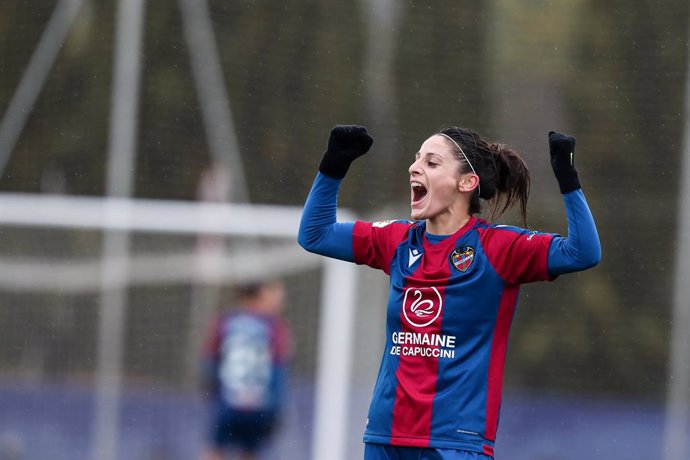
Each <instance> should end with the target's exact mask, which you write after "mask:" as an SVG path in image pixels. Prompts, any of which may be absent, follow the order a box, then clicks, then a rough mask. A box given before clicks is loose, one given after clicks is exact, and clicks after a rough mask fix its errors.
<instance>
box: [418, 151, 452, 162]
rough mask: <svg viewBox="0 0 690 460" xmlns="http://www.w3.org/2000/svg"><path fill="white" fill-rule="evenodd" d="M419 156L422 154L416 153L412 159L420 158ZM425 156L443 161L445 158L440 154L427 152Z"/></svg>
mask: <svg viewBox="0 0 690 460" xmlns="http://www.w3.org/2000/svg"><path fill="white" fill-rule="evenodd" d="M421 156H422V152H417V153H415V154H414V157H415V158H420V157H421ZM426 156H427V157H429V156H433V157H436V158H438V159H439V160H444V159H445V157H444V156H443V155H441V154H440V153H436V152H428V153H427V154H426Z"/></svg>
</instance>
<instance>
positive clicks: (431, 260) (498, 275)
mask: <svg viewBox="0 0 690 460" xmlns="http://www.w3.org/2000/svg"><path fill="white" fill-rule="evenodd" d="M339 183H340V181H338V180H336V179H332V178H329V177H327V176H324V175H322V174H319V175H318V176H317V179H316V181H315V183H314V186H313V187H312V191H311V193H310V196H309V198H308V200H307V204H306V205H305V210H304V215H303V219H302V225H301V227H300V235H299V241H300V244H302V245H303V246H304V247H305V248H306V249H308V250H310V251H313V252H316V253H319V254H323V255H327V256H330V257H335V258H339V259H342V260H348V261H351V262H355V263H358V264H364V265H368V266H370V267H373V268H376V269H380V270H383V271H384V272H386V273H387V274H388V275H389V276H390V290H389V297H388V304H387V319H386V345H385V349H384V353H383V358H382V363H381V367H380V370H379V375H378V378H377V380H376V384H375V387H374V393H373V397H372V402H371V406H370V409H369V416H368V421H367V428H366V431H365V434H364V441H365V442H370V443H381V444H391V445H400V446H414V447H432V448H445V449H458V450H467V451H472V452H480V453H483V454H487V455H493V447H494V442H495V439H496V431H497V427H498V419H499V409H500V405H501V390H502V381H503V369H504V363H505V358H506V349H507V342H508V334H509V330H510V326H511V322H512V319H513V315H514V312H515V307H516V304H517V298H518V292H519V288H520V285H521V284H523V283H528V282H532V281H540V280H549V279H553V278H555V277H556V276H558V275H559V274H561V273H567V272H569V271H575V270H581V269H584V268H586V267H587V266H592V265H594V264H596V263H597V262H598V260H599V257H600V248H599V243H598V237H597V235H596V227H595V226H594V222H593V219H592V217H591V214H590V213H589V209H588V207H587V204H586V201H585V200H584V195H583V194H582V192H581V191H580V190H578V191H575V192H571V193H570V194H567V195H566V196H565V200H566V211H567V213H568V223H569V227H568V230H569V237H568V238H563V237H561V236H559V235H556V234H550V233H540V232H534V231H529V230H525V229H521V228H517V227H511V226H502V225H495V224H491V223H489V222H486V221H484V220H482V219H478V218H476V217H471V218H470V220H469V221H468V222H467V224H465V225H464V226H463V227H462V228H461V229H459V230H458V231H456V232H455V233H454V234H452V235H443V236H439V235H432V234H429V233H427V232H426V225H425V222H423V221H420V222H409V221H386V222H376V223H369V222H361V221H358V222H356V223H337V222H336V221H335V209H336V206H337V192H338V188H339ZM568 195H570V196H568Z"/></svg>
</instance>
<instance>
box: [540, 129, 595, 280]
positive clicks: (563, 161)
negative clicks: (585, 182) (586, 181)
mask: <svg viewBox="0 0 690 460" xmlns="http://www.w3.org/2000/svg"><path fill="white" fill-rule="evenodd" d="M549 153H550V155H551V167H552V168H553V171H554V174H555V175H556V180H557V181H558V186H559V188H560V190H561V193H562V194H563V200H564V202H565V212H566V216H567V218H568V236H567V237H556V238H554V239H553V241H552V242H551V246H550V248H549V255H548V271H549V274H550V275H552V276H558V275H562V274H565V273H571V272H575V271H580V270H586V269H588V268H591V267H594V266H595V265H597V264H598V263H599V262H600V261H601V244H600V242H599V235H598V233H597V227H596V225H595V223H594V218H593V216H592V213H591V211H590V210H589V206H588V205H587V200H586V199H585V195H584V193H583V192H582V187H581V186H580V179H579V177H578V174H577V170H576V169H575V139H574V138H573V137H571V136H568V135H565V134H561V133H557V132H554V131H551V132H550V133H549Z"/></svg>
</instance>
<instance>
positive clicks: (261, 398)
mask: <svg viewBox="0 0 690 460" xmlns="http://www.w3.org/2000/svg"><path fill="white" fill-rule="evenodd" d="M236 294H237V299H236V304H235V306H234V307H233V308H230V309H228V311H227V312H223V313H221V314H220V315H219V316H218V317H217V318H216V319H215V320H214V322H213V323H212V325H211V328H210V331H209V333H208V335H207V337H206V340H205V345H204V356H203V382H204V388H205V391H206V393H207V395H208V397H209V400H210V408H211V416H212V421H211V422H212V423H211V430H210V433H209V435H210V439H209V442H210V445H209V447H208V448H207V450H206V452H205V453H204V457H203V458H204V459H205V460H220V459H222V458H223V455H224V453H226V452H227V453H238V455H239V457H238V458H240V459H242V460H255V459H257V458H258V455H259V452H260V451H261V450H262V449H263V448H264V447H265V446H266V445H267V444H268V441H269V440H270V438H271V435H272V434H273V432H274V431H275V429H276V426H277V424H278V422H279V418H280V415H281V410H282V406H283V404H284V401H285V390H286V388H285V387H286V385H287V365H288V361H289V359H290V356H291V354H292V351H291V347H292V345H291V338H290V331H289V328H288V325H287V323H286V322H285V320H284V319H283V317H282V311H283V306H284V299H285V288H284V285H283V283H282V281H280V280H277V279H269V280H261V281H257V282H251V283H246V284H243V285H241V286H238V287H237V288H236Z"/></svg>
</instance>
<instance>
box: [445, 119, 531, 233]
mask: <svg viewBox="0 0 690 460" xmlns="http://www.w3.org/2000/svg"><path fill="white" fill-rule="evenodd" d="M436 134H443V135H445V136H448V137H450V138H451V139H453V140H454V141H455V142H456V143H457V144H458V145H457V146H456V145H454V144H453V143H452V142H450V141H448V144H449V145H450V146H451V148H452V149H453V151H454V152H455V155H456V157H457V158H458V160H459V161H460V165H461V166H460V170H461V172H463V173H468V172H472V167H473V168H474V171H475V173H476V174H477V175H478V176H479V187H477V188H476V189H475V192H474V193H473V194H472V198H471V199H470V210H469V212H470V214H477V213H479V212H481V202H480V201H479V199H480V198H483V199H485V200H487V201H489V203H490V204H491V218H492V220H493V219H495V218H496V217H499V216H500V215H502V214H503V213H504V212H506V211H507V210H508V209H511V208H512V207H513V206H515V205H516V204H519V205H520V215H521V216H522V222H523V224H524V225H525V226H527V199H528V197H529V188H530V176H529V170H528V169H527V164H525V161H524V160H523V159H522V158H521V157H520V153H519V152H518V151H517V150H515V149H514V148H512V147H510V146H508V145H506V144H496V143H493V144H490V143H488V142H487V141H485V140H484V139H482V137H481V136H480V135H479V134H477V133H476V132H474V131H472V130H470V129H467V128H458V127H456V126H451V127H445V128H443V129H441V130H440V131H438V132H437V133H436ZM446 140H447V139H446ZM458 146H459V147H460V148H461V149H462V152H460V150H458ZM463 152H464V154H465V155H466V156H467V158H465V156H464V155H463ZM467 161H469V162H470V163H471V164H472V167H470V165H468V164H467Z"/></svg>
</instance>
